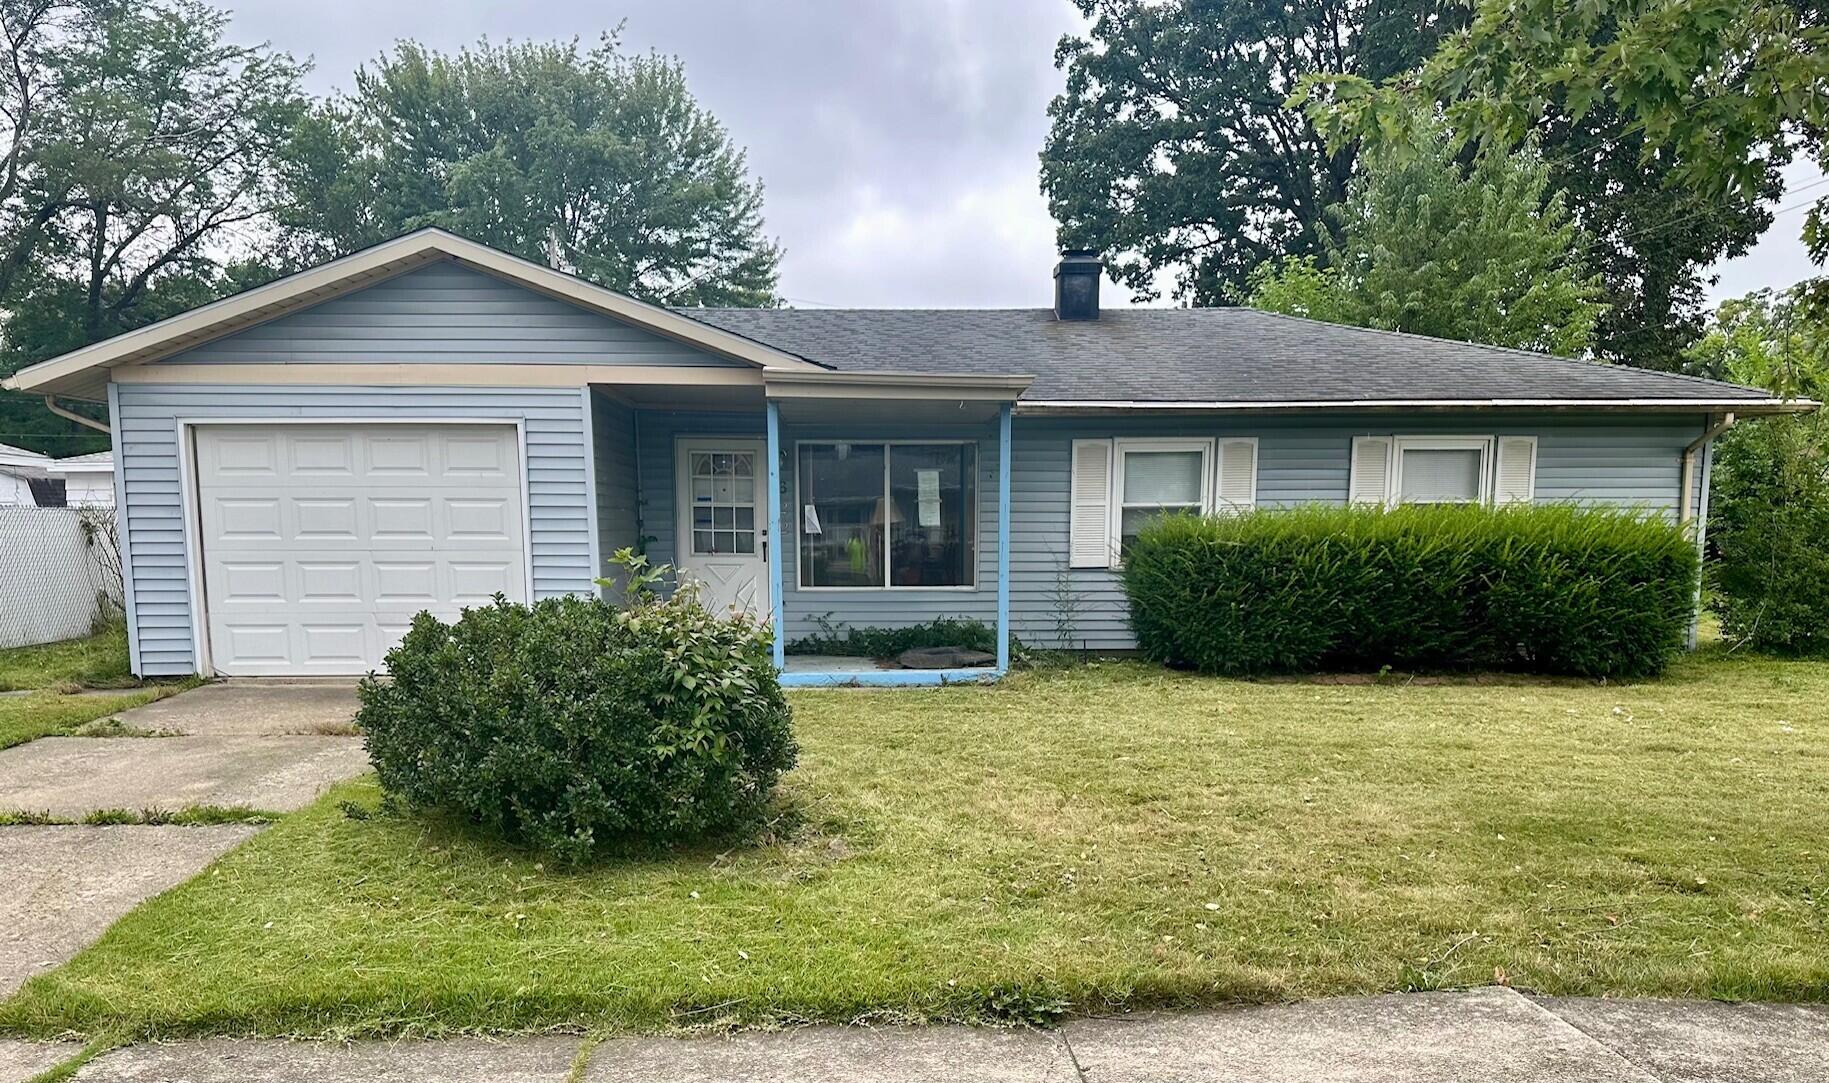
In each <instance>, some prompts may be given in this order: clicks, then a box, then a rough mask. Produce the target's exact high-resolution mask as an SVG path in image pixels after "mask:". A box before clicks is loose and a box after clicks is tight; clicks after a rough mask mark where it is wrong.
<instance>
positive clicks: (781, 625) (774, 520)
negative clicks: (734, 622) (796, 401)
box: [768, 400, 787, 671]
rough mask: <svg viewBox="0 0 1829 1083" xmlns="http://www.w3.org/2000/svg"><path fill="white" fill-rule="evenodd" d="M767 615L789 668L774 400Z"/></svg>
mask: <svg viewBox="0 0 1829 1083" xmlns="http://www.w3.org/2000/svg"><path fill="white" fill-rule="evenodd" d="M768 615H769V620H770V621H771V622H773V626H774V633H775V669H776V670H777V671H779V670H782V669H785V668H787V639H786V638H785V637H786V635H787V631H786V627H785V625H786V614H785V613H784V612H783V606H782V604H781V407H780V406H778V405H776V404H775V402H774V401H773V400H770V402H769V404H768Z"/></svg>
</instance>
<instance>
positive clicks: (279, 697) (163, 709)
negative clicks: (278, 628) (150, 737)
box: [118, 680, 359, 737]
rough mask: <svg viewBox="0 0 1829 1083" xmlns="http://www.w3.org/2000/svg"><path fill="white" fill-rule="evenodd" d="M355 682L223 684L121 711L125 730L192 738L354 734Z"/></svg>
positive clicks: (356, 704) (204, 687) (203, 687)
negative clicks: (132, 728) (125, 725)
mask: <svg viewBox="0 0 1829 1083" xmlns="http://www.w3.org/2000/svg"><path fill="white" fill-rule="evenodd" d="M358 706H359V704H358V703H357V700H356V682H355V681H346V680H318V681H255V680H238V681H223V682H219V683H217V684H206V685H203V686H202V687H200V688H193V689H191V690H190V691H188V692H183V693H180V694H178V695H176V696H171V697H169V698H167V699H162V700H158V701H156V702H153V703H148V704H146V705H145V706H144V707H135V708H134V709H132V710H130V711H122V712H121V713H120V715H119V716H118V717H119V718H120V720H121V721H122V722H124V723H126V724H127V725H130V726H137V727H139V728H140V729H144V730H152V731H156V732H160V733H182V734H190V735H194V736H225V735H252V734H262V735H281V734H291V735H303V736H318V737H322V736H349V735H350V734H353V733H355V727H354V721H355V717H356V708H357V707H358Z"/></svg>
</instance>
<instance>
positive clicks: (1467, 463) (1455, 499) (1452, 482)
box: [1397, 448, 1485, 504]
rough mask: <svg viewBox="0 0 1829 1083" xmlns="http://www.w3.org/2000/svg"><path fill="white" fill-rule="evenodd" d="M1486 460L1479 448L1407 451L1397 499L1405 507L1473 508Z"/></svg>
mask: <svg viewBox="0 0 1829 1083" xmlns="http://www.w3.org/2000/svg"><path fill="white" fill-rule="evenodd" d="M1484 465H1485V456H1484V455H1483V454H1482V453H1481V452H1480V450H1479V449H1478V448H1404V449H1403V465H1402V467H1401V470H1402V475H1403V480H1402V483H1401V487H1400V488H1399V490H1398V494H1397V498H1398V500H1399V501H1400V502H1402V503H1405V504H1472V503H1476V502H1478V501H1479V499H1480V472H1481V470H1482V468H1483V467H1484Z"/></svg>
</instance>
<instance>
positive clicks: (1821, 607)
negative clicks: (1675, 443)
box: [1709, 416, 1829, 655]
mask: <svg viewBox="0 0 1829 1083" xmlns="http://www.w3.org/2000/svg"><path fill="white" fill-rule="evenodd" d="M1718 455H1719V458H1718V461H1717V463H1716V467H1715V471H1714V482H1715V484H1714V486H1713V488H1714V494H1713V497H1712V505H1711V507H1710V513H1711V514H1710V523H1709V538H1710V540H1711V542H1712V548H1713V550H1714V553H1715V559H1714V561H1713V562H1712V563H1711V564H1710V566H1709V581H1710V584H1711V586H1713V588H1714V590H1713V598H1714V607H1715V610H1716V612H1717V613H1719V614H1720V616H1721V631H1722V634H1723V635H1725V636H1726V637H1727V638H1728V639H1730V640H1732V641H1733V642H1736V643H1744V644H1746V645H1748V646H1751V647H1756V648H1758V649H1760V650H1766V651H1773V652H1775V653H1780V654H1815V655H1822V654H1829V423H1825V422H1824V420H1823V419H1822V418H1821V417H1818V416H1808V417H1779V418H1768V419H1764V420H1760V421H1754V422H1750V423H1748V424H1746V425H1742V426H1740V427H1737V428H1735V429H1732V430H1730V431H1729V432H1728V433H1727V434H1726V435H1724V436H1723V437H1722V439H1721V443H1720V445H1719V449H1718Z"/></svg>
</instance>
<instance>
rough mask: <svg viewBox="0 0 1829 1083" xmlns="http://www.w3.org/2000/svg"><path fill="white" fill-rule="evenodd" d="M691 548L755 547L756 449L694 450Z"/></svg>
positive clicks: (700, 552)
mask: <svg viewBox="0 0 1829 1083" xmlns="http://www.w3.org/2000/svg"><path fill="white" fill-rule="evenodd" d="M691 471H692V552H693V555H695V556H713V555H716V554H719V553H754V552H755V551H756V453H755V452H753V451H694V452H693V453H692V462H691Z"/></svg>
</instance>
